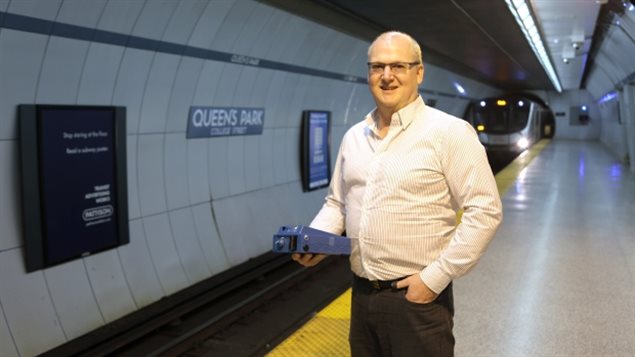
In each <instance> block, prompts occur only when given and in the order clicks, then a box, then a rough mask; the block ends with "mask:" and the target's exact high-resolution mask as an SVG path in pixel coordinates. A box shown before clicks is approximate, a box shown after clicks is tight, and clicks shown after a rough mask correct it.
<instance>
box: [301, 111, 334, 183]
mask: <svg viewBox="0 0 635 357" xmlns="http://www.w3.org/2000/svg"><path fill="white" fill-rule="evenodd" d="M330 117H331V113H330V112H328V111H317V110H307V111H304V112H303V115H302V150H301V155H302V156H301V157H302V159H301V165H302V186H303V190H304V191H312V190H316V189H319V188H322V187H326V186H328V185H329V182H330V177H331V172H330V166H331V165H330V152H329V151H330V148H329V146H330V140H329V137H330V132H329V130H330Z"/></svg>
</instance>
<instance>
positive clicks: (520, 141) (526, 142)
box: [516, 138, 529, 150]
mask: <svg viewBox="0 0 635 357" xmlns="http://www.w3.org/2000/svg"><path fill="white" fill-rule="evenodd" d="M516 145H518V147H519V148H521V149H523V150H525V149H526V148H528V147H529V140H527V138H520V139H518V141H517V142H516Z"/></svg>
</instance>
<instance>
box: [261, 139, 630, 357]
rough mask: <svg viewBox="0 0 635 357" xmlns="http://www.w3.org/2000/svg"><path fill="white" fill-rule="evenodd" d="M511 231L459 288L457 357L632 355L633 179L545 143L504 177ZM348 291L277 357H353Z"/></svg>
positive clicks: (274, 354)
mask: <svg viewBox="0 0 635 357" xmlns="http://www.w3.org/2000/svg"><path fill="white" fill-rule="evenodd" d="M496 181H497V183H498V185H499V190H500V192H501V197H502V200H503V207H504V219H503V224H502V226H501V227H500V229H499V231H498V233H497V235H496V237H495V238H494V240H493V241H492V243H491V245H490V247H489V249H488V251H487V252H486V253H485V255H484V256H483V258H482V259H481V261H480V262H479V264H478V265H477V266H476V267H475V268H474V269H473V271H471V272H470V273H469V274H468V275H466V276H465V277H463V278H461V279H459V280H457V281H455V285H454V295H455V307H456V314H455V327H454V334H455V337H456V349H455V352H456V356H458V357H460V356H488V357H492V356H501V357H502V356H505V357H510V356H633V355H635V175H634V174H633V173H632V172H629V171H628V167H627V166H626V165H624V164H623V163H622V162H619V161H618V160H617V159H615V158H614V157H613V156H612V155H611V154H610V153H609V152H608V150H607V149H606V148H605V147H604V146H602V145H601V144H600V143H599V142H590V141H564V140H555V141H551V142H549V141H541V142H540V143H538V144H537V145H534V147H533V148H532V149H531V150H529V151H526V152H525V153H523V154H521V155H520V156H519V157H518V158H517V159H516V160H515V161H514V162H512V163H511V164H510V165H509V166H508V167H506V168H505V169H504V170H502V171H501V172H499V173H498V174H497V175H496ZM349 307H350V290H348V291H347V292H345V293H344V294H343V295H341V296H340V297H339V298H337V299H336V300H334V301H333V302H332V303H331V304H330V305H328V306H327V307H326V308H324V309H323V310H321V311H320V312H319V313H317V314H316V315H315V316H314V317H313V318H312V319H311V320H309V321H308V322H307V323H306V324H305V325H304V326H302V327H301V328H300V329H298V330H297V331H296V332H295V333H294V334H293V335H291V336H290V337H289V338H288V339H286V340H285V341H284V342H282V343H281V344H279V345H278V346H277V347H276V348H275V349H273V350H272V351H271V352H270V353H269V354H268V356H269V357H286V356H289V357H290V356H294V357H295V356H348V355H350V352H349V349H348V342H347V334H348V322H349Z"/></svg>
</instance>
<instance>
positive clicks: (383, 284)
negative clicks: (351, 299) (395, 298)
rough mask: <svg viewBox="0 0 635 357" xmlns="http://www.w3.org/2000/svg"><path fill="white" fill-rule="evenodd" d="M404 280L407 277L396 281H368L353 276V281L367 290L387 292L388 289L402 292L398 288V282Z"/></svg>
mask: <svg viewBox="0 0 635 357" xmlns="http://www.w3.org/2000/svg"><path fill="white" fill-rule="evenodd" d="M404 278H406V277H405V276H404V277H402V278H399V279H395V280H368V279H365V278H362V277H359V276H357V275H355V274H353V281H354V282H355V283H357V284H359V285H360V286H364V287H366V288H370V289H373V290H387V289H391V290H395V291H396V290H401V289H399V288H397V282H398V281H399V280H402V279H404Z"/></svg>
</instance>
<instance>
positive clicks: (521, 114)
mask: <svg viewBox="0 0 635 357" xmlns="http://www.w3.org/2000/svg"><path fill="white" fill-rule="evenodd" d="M510 110H511V120H510V122H509V126H510V128H509V129H510V131H520V130H522V129H523V128H524V127H525V126H527V120H528V119H529V106H528V105H523V106H514V107H511V108H510Z"/></svg>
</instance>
